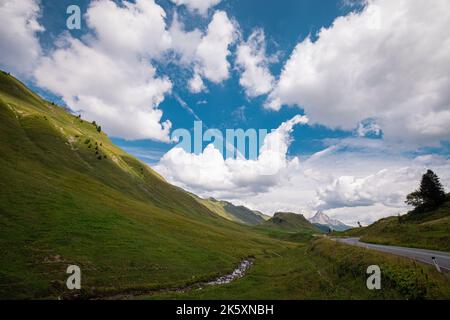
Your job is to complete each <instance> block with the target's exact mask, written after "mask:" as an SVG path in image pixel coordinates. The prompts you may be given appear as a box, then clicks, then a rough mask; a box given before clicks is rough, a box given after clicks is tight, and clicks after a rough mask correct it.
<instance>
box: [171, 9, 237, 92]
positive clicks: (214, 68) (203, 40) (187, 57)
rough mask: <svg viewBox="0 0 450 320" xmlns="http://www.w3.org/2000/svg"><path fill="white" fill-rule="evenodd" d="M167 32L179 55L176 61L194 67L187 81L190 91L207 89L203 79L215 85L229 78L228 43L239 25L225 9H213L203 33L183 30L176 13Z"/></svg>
mask: <svg viewBox="0 0 450 320" xmlns="http://www.w3.org/2000/svg"><path fill="white" fill-rule="evenodd" d="M169 32H170V35H171V38H172V46H171V49H172V50H173V51H174V52H175V53H176V54H177V55H178V58H179V60H178V62H179V63H180V64H181V65H184V66H185V67H191V68H192V70H193V76H192V78H191V79H190V80H189V82H188V87H189V89H190V91H191V92H193V93H199V92H201V91H204V90H206V85H205V84H204V81H203V79H208V80H209V81H211V82H213V83H216V84H217V83H221V82H222V81H224V80H227V79H228V78H229V69H230V63H229V61H228V56H229V55H230V54H231V52H230V46H231V45H232V44H233V43H234V42H235V41H236V39H237V34H238V26H237V24H236V22H234V21H232V20H230V18H229V17H228V15H227V14H226V12H224V11H216V12H215V13H214V15H213V16H212V18H211V21H210V23H209V24H208V27H207V29H206V31H205V32H202V31H200V30H199V29H193V30H191V31H186V30H185V26H184V25H183V23H181V22H180V21H179V19H178V15H177V14H175V16H174V19H173V21H172V24H171V26H170V30H169Z"/></svg>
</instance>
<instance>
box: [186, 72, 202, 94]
mask: <svg viewBox="0 0 450 320" xmlns="http://www.w3.org/2000/svg"><path fill="white" fill-rule="evenodd" d="M188 86H189V90H190V91H191V92H192V93H199V92H202V91H205V90H206V86H205V84H204V83H203V80H202V77H200V75H199V74H198V73H194V76H193V77H192V78H191V80H189V82H188Z"/></svg>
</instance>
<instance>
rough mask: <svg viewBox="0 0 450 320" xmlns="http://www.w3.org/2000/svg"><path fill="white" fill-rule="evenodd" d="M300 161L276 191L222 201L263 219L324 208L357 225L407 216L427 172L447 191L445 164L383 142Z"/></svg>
mask: <svg viewBox="0 0 450 320" xmlns="http://www.w3.org/2000/svg"><path fill="white" fill-rule="evenodd" d="M300 160H301V161H300V162H299V165H298V166H295V167H292V168H291V170H290V171H289V173H288V174H287V175H288V176H289V179H284V180H281V181H280V182H279V183H278V184H277V185H276V187H271V188H267V189H265V190H261V191H260V192H258V193H254V194H245V195H241V194H240V193H234V194H229V195H226V194H225V195H224V196H225V197H224V198H225V199H226V200H229V201H231V202H233V203H236V204H240V205H245V206H248V207H249V208H252V209H255V210H260V211H262V212H264V213H267V214H273V213H274V212H277V211H290V212H297V213H302V214H304V215H305V216H307V217H309V216H312V215H314V213H315V212H316V211H317V210H319V209H323V210H324V212H325V213H326V214H328V215H329V216H331V217H333V218H337V219H339V220H341V221H343V222H345V223H347V224H351V225H356V222H357V221H361V222H363V223H364V224H369V223H372V222H374V221H376V220H378V219H380V218H383V217H386V216H390V215H397V214H398V213H405V212H407V211H408V210H409V209H410V208H408V207H407V206H406V204H404V203H403V201H404V200H405V197H406V194H407V193H409V192H412V191H414V190H415V189H417V187H418V186H419V183H420V179H421V176H422V174H423V173H425V172H426V170H427V169H432V170H434V171H435V172H436V173H437V174H438V176H439V177H440V178H441V182H442V183H443V185H444V187H445V188H446V190H450V159H448V158H447V157H444V156H438V155H433V154H426V155H421V156H418V157H416V158H411V157H409V156H407V155H404V154H403V153H402V152H401V151H400V150H398V149H395V148H393V147H392V146H391V145H388V144H387V143H386V142H384V141H382V140H372V139H365V138H351V139H344V140H342V141H339V142H336V141H335V142H334V143H333V144H332V143H331V142H330V146H329V147H327V148H326V149H325V150H322V151H320V152H317V153H315V154H313V155H311V156H308V157H304V158H301V159H300ZM204 195H205V196H209V195H212V193H210V192H205V193H204Z"/></svg>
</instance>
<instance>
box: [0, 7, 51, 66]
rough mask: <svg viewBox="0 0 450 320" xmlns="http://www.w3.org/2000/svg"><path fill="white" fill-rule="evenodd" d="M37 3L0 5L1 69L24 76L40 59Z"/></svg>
mask: <svg viewBox="0 0 450 320" xmlns="http://www.w3.org/2000/svg"><path fill="white" fill-rule="evenodd" d="M39 16H40V8H39V1H37V0H23V1H14V0H2V1H0V21H1V23H2V27H1V28H0V52H1V54H0V66H1V67H2V68H4V69H6V70H8V71H11V72H13V73H18V74H25V73H28V72H30V71H31V70H33V68H34V66H35V65H36V63H37V62H38V59H39V57H40V55H41V52H42V50H41V46H40V44H39V40H38V38H37V33H38V32H42V31H44V27H43V26H42V25H40V24H39V22H38V18H39Z"/></svg>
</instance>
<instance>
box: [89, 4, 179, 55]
mask: <svg viewBox="0 0 450 320" xmlns="http://www.w3.org/2000/svg"><path fill="white" fill-rule="evenodd" d="M165 17H166V13H165V11H164V9H163V8H161V7H160V6H159V5H157V4H156V3H155V2H154V0H137V1H136V2H135V3H132V2H128V1H122V6H119V5H117V4H116V3H115V2H113V1H109V0H100V1H93V2H92V3H91V5H90V6H89V9H88V11H87V13H86V19H87V24H88V26H89V27H90V28H91V29H93V30H95V34H96V38H95V40H94V41H95V46H96V48H97V49H99V50H102V51H108V52H109V53H112V54H114V55H116V56H117V57H121V58H123V57H125V56H131V57H134V56H136V55H139V56H141V57H151V58H155V57H157V56H159V55H160V54H161V53H162V52H164V51H165V50H166V49H168V48H170V46H171V43H172V39H171V37H170V34H169V32H168V31H167V30H166V23H165V20H164V19H165Z"/></svg>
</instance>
